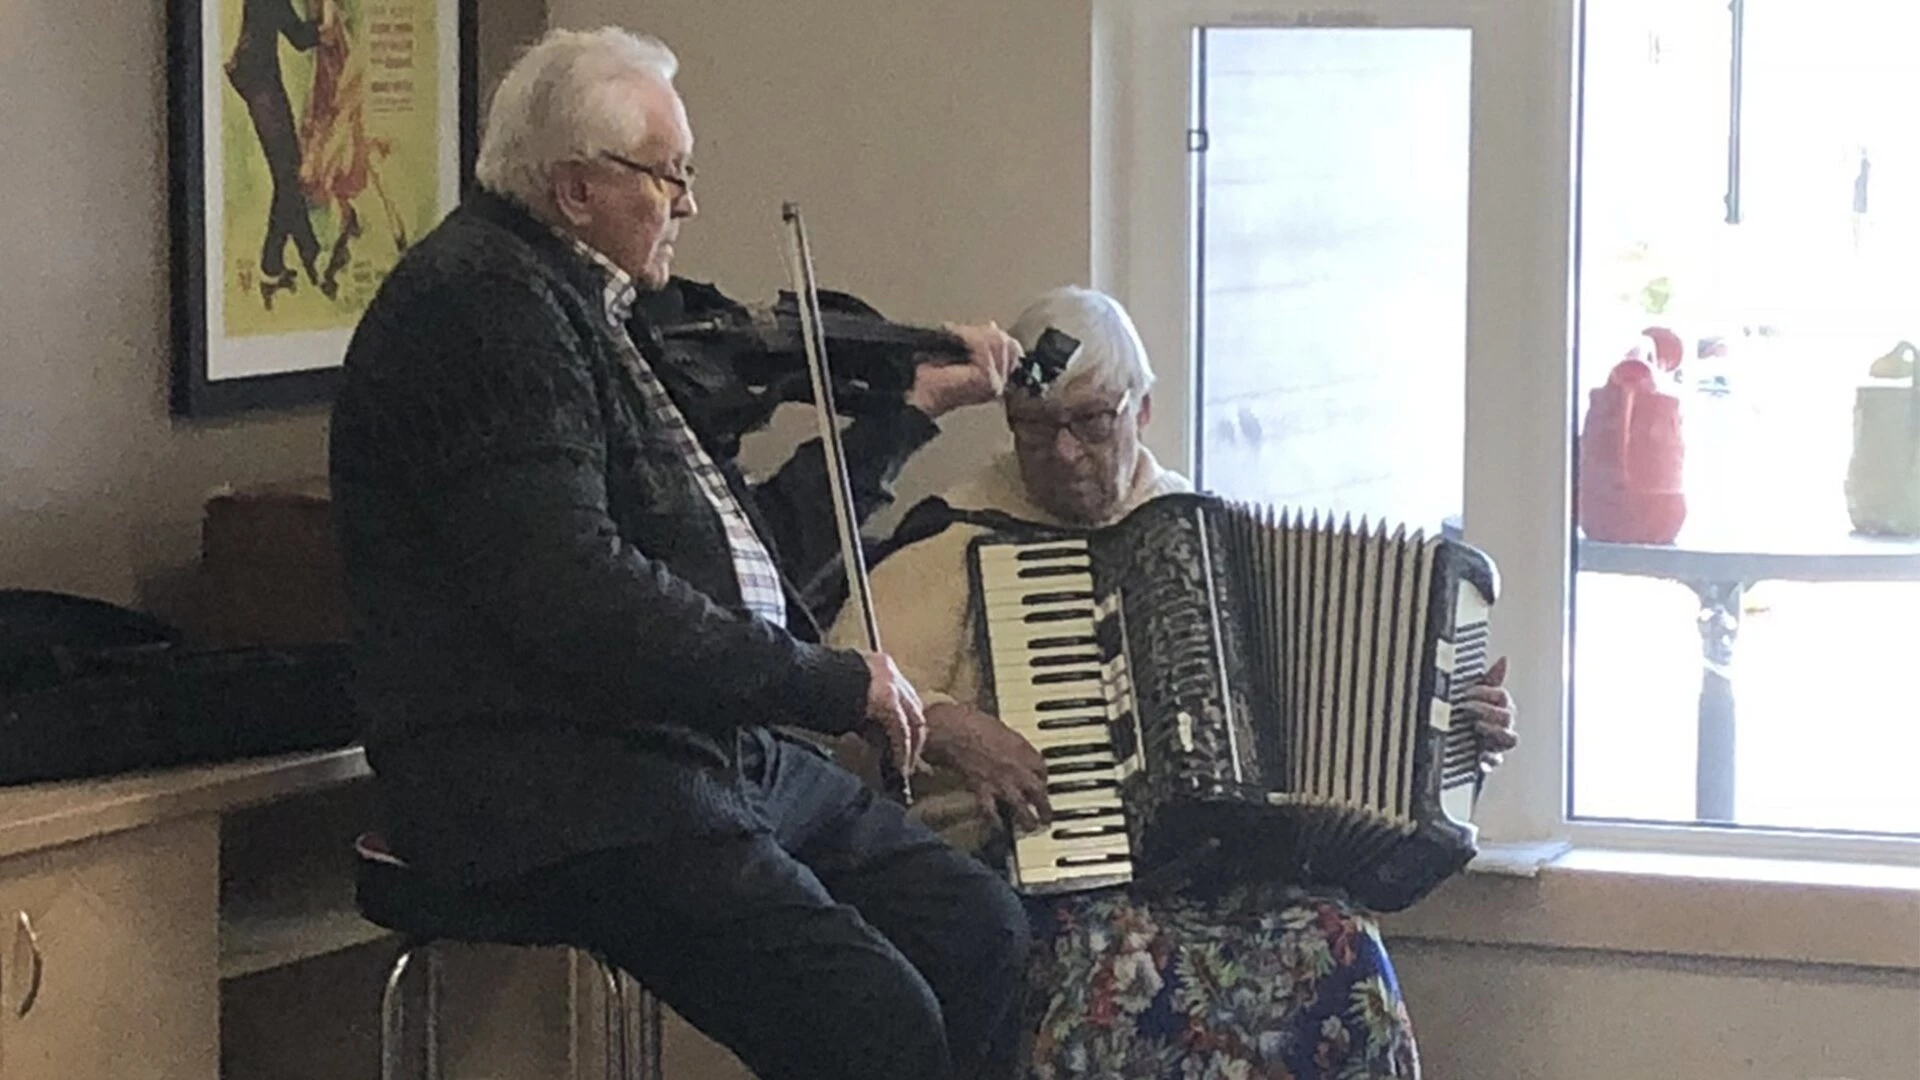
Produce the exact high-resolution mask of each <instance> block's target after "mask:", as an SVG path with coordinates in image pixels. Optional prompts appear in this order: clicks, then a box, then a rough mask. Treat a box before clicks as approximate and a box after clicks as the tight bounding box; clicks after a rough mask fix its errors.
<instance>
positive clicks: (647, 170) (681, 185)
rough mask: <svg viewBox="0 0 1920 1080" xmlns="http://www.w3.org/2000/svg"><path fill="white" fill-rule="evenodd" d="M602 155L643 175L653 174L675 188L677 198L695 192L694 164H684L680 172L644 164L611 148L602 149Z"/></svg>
mask: <svg viewBox="0 0 1920 1080" xmlns="http://www.w3.org/2000/svg"><path fill="white" fill-rule="evenodd" d="M600 156H601V157H603V158H606V159H607V160H608V161H611V162H613V163H614V164H615V165H618V166H620V167H621V168H623V169H628V170H630V171H632V172H637V173H639V174H641V175H642V176H651V177H653V178H654V179H655V180H658V181H660V182H661V183H663V184H666V185H667V186H668V187H671V188H673V197H674V198H675V199H684V198H687V197H688V196H691V195H692V194H693V166H691V165H683V166H681V168H680V171H679V172H677V173H670V172H668V171H667V170H665V169H663V168H661V167H660V166H658V165H642V164H640V163H639V162H637V161H634V160H633V159H631V158H625V157H621V156H620V155H619V154H616V153H614V152H612V151H611V150H602V151H600Z"/></svg>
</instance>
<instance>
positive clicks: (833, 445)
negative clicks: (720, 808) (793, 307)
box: [780, 202, 913, 804]
mask: <svg viewBox="0 0 1920 1080" xmlns="http://www.w3.org/2000/svg"><path fill="white" fill-rule="evenodd" d="M780 218H781V221H782V222H783V223H784V224H785V225H786V233H787V272H788V275H789V276H790V277H791V278H792V279H793V293H794V297H795V299H796V301H797V302H798V305H799V309H800V337H801V344H802V346H803V347H804V348H805V350H806V354H807V373H808V375H809V377H810V378H811V379H812V380H813V401H814V413H815V415H816V417H817V418H818V420H819V423H820V446H821V449H822V451H823V452H824V453H825V454H826V457H827V486H828V489H829V491H830V492H831V497H832V502H833V517H834V524H835V526H836V527H837V529H838V531H839V534H840V559H841V562H842V563H843V564H844V565H845V566H846V573H847V602H848V603H850V604H853V605H856V607H857V609H858V610H859V612H860V621H861V626H862V628H863V629H864V631H865V635H866V644H867V650H868V651H869V652H875V653H877V652H879V651H880V620H879V617H878V616H877V615H876V614H875V612H874V607H873V590H872V587H871V585H870V583H869V582H868V580H867V559H866V552H865V550H864V549H862V547H861V546H860V518H859V513H858V510H857V509H856V507H855V506H854V502H853V483H852V481H851V480H850V479H849V477H848V474H847V455H846V448H845V446H844V445H843V444H842V443H841V441H840V425H839V423H838V422H837V417H838V413H837V412H836V411H835V409H834V403H833V380H832V379H831V378H829V377H828V368H827V342H826V335H825V332H824V324H825V320H824V319H823V318H822V317H821V312H820V292H819V288H818V287H817V285H816V284H815V280H814V275H813V250H812V248H810V247H809V246H808V244H807V227H806V223H805V222H804V221H802V220H801V217H800V207H799V206H798V205H797V204H795V203H792V202H788V203H786V204H784V205H783V206H782V207H781V210H780ZM869 741H872V742H874V743H875V744H876V745H875V747H874V748H875V750H876V751H877V752H878V756H879V758H880V781H881V784H882V786H883V787H885V788H886V789H887V792H888V794H889V795H892V796H893V797H894V798H896V799H898V800H899V801H900V802H902V803H905V804H911V803H912V801H913V789H912V788H911V787H910V786H909V784H908V782H907V777H906V773H905V771H904V770H903V769H901V768H900V766H899V763H897V762H895V761H894V759H893V745H892V742H891V740H889V739H888V738H887V737H886V735H885V733H879V735H878V737H877V738H873V737H871V736H870V739H869Z"/></svg>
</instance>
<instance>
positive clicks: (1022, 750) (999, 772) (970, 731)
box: [927, 704, 1053, 830]
mask: <svg viewBox="0 0 1920 1080" xmlns="http://www.w3.org/2000/svg"><path fill="white" fill-rule="evenodd" d="M927 760H928V761H929V762H931V763H932V764H935V765H942V766H945V767H947V768H950V769H952V770H954V771H955V772H957V773H959V774H960V777H961V779H963V780H965V781H966V783H967V787H968V788H970V789H971V790H972V791H973V794H974V797H975V798H977V799H979V800H980V808H981V809H982V810H983V811H985V812H986V813H988V814H993V813H996V811H997V808H998V807H1001V806H1004V807H1006V808H1007V812H1008V813H1009V814H1010V815H1011V816H1012V818H1013V823H1014V825H1015V826H1016V827H1017V828H1019V829H1021V830H1031V829H1037V828H1039V827H1040V826H1041V825H1042V824H1044V823H1046V822H1048V821H1051V820H1052V819H1053V808H1052V806H1050V805H1049V804H1048V802H1047V764H1046V761H1045V760H1044V759H1042V758H1041V757H1040V751H1038V750H1035V749H1034V748H1033V744H1032V743H1030V742H1028V741H1027V740H1026V739H1024V738H1021V736H1020V733H1019V732H1017V731H1015V730H1013V729H1012V728H1010V727H1008V726H1007V725H1005V724H1003V723H1001V722H1000V721H999V720H998V719H997V718H995V717H992V716H989V715H987V714H986V713H983V712H981V711H980V710H979V709H975V708H971V707H969V706H966V705H948V704H942V705H935V706H934V707H933V708H931V709H928V710H927Z"/></svg>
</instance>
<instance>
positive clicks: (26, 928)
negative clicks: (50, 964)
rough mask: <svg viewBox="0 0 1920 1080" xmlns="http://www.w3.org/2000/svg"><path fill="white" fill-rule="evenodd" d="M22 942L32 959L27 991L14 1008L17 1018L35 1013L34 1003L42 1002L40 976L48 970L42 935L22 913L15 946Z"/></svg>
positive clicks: (28, 968)
mask: <svg viewBox="0 0 1920 1080" xmlns="http://www.w3.org/2000/svg"><path fill="white" fill-rule="evenodd" d="M21 942H25V943H26V946H27V955H28V956H30V957H31V958H32V959H31V960H29V961H28V964H27V990H26V993H24V994H21V995H20V1004H19V1005H18V1006H16V1007H15V1008H14V1013H15V1015H17V1016H20V1017H23V1018H24V1017H25V1016H26V1015H27V1014H28V1013H30V1012H32V1011H33V1003H34V1002H36V1001H38V1000H40V976H41V975H42V974H43V973H44V971H45V968H46V961H45V960H44V959H43V958H42V957H41V955H40V935H39V934H37V933H35V932H34V930H33V918H32V916H30V915H28V914H27V913H26V912H24V911H22V912H20V916H19V925H18V926H16V927H14V945H15V947H16V949H17V948H18V946H19V945H20V943H21Z"/></svg>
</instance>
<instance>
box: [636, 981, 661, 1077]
mask: <svg viewBox="0 0 1920 1080" xmlns="http://www.w3.org/2000/svg"><path fill="white" fill-rule="evenodd" d="M635 992H636V994H637V996H638V997H639V998H640V1055H641V1056H640V1069H641V1072H640V1076H641V1080H666V1047H665V1045H664V1042H663V1039H664V1033H663V1026H664V1025H663V1023H662V1015H661V1011H660V999H659V998H657V997H655V996H653V994H651V993H650V992H648V990H647V988H646V987H644V986H637V985H636V987H635Z"/></svg>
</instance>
